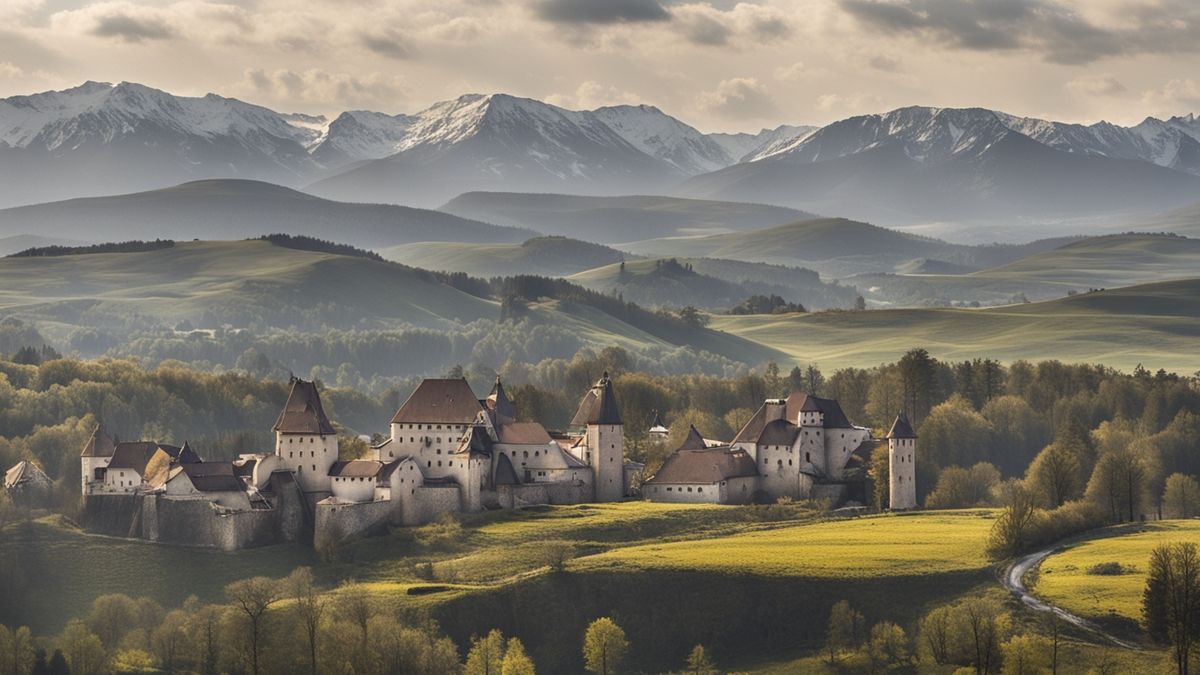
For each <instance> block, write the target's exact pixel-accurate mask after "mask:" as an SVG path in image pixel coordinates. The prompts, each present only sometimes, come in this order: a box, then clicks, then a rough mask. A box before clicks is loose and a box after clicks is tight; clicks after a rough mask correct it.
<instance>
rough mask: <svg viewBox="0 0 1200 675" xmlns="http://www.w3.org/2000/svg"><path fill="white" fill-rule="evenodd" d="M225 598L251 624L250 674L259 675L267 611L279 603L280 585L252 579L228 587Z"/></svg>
mask: <svg viewBox="0 0 1200 675" xmlns="http://www.w3.org/2000/svg"><path fill="white" fill-rule="evenodd" d="M225 596H226V597H228V598H229V602H230V603H231V604H232V605H233V607H234V609H235V610H236V611H238V612H239V613H241V614H243V615H245V617H246V620H247V621H248V622H249V627H250V634H249V638H250V672H251V673H253V675H259V667H258V655H259V652H260V651H261V649H262V641H263V629H264V627H265V624H266V617H267V610H268V609H270V608H271V605H273V604H275V603H276V602H278V601H279V598H280V592H279V584H278V583H277V582H276V581H275V580H273V579H268V578H267V577H251V578H249V579H242V580H240V581H235V582H233V583H231V584H229V585H228V586H226V587H225Z"/></svg>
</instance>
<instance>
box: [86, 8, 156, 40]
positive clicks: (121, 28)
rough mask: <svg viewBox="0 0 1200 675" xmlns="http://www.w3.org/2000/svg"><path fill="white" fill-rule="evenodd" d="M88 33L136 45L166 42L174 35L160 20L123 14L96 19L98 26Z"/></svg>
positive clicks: (117, 13) (118, 13)
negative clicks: (158, 41)
mask: <svg viewBox="0 0 1200 675" xmlns="http://www.w3.org/2000/svg"><path fill="white" fill-rule="evenodd" d="M88 32H90V33H91V34H92V35H96V36H98V37H111V38H118V39H120V40H122V41H124V42H135V43H136V42H144V41H146V40H165V39H167V38H169V37H171V36H172V35H173V34H174V32H173V31H172V30H171V29H170V27H168V26H167V24H166V23H164V22H163V21H161V20H159V19H154V18H149V17H144V18H143V17H137V16H133V15H132V14H124V13H121V12H114V13H112V14H106V15H103V16H98V17H96V25H95V26H93V27H92V29H91V30H90V31H88Z"/></svg>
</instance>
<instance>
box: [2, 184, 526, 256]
mask: <svg viewBox="0 0 1200 675" xmlns="http://www.w3.org/2000/svg"><path fill="white" fill-rule="evenodd" d="M276 232H279V233H286V234H298V235H307V236H311V237H319V238H336V239H337V240H338V241H340V242H344V243H348V244H353V245H355V246H362V247H367V248H383V247H387V246H395V245H398V244H405V243H410V242H414V241H471V242H489V243H494V242H516V241H523V240H525V239H528V238H529V237H530V236H532V235H533V233H532V232H530V231H529V230H520V229H516V228H511V227H500V226H496V225H489V224H487V223H482V222H479V221H475V220H468V219H465V218H460V217H458V216H454V215H451V214H447V213H442V212H440V211H430V210H426V209H414V208H409V207H404V206H389V205H379V204H348V203H343V202H334V201H329V200H325V199H320V198H318V197H313V196H312V195H307V194H304V193H302V192H297V191H295V190H292V189H289V188H285V187H280V186H278V185H273V184H271V183H262V182H258V181H248V180H236V179H220V180H204V181H195V182H192V183H184V184H182V185H178V186H175V187H171V188H165V189H162V190H152V191H150V192H137V193H133V194H127V195H116V196H112V197H90V198H84V199H71V200H68V201H62V202H51V203H47V204H35V205H32V206H21V207H16V208H11V209H4V210H0V236H12V235H20V234H31V233H53V234H54V236H55V237H63V238H68V239H78V240H83V241H89V242H98V241H123V240H129V239H147V240H152V239H159V238H163V239H175V240H190V239H212V240H219V239H240V238H243V237H256V236H260V235H264V234H272V233H276Z"/></svg>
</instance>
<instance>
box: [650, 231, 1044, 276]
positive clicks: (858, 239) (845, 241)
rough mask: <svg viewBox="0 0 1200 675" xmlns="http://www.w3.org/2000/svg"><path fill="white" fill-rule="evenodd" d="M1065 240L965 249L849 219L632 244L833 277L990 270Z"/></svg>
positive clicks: (654, 252) (662, 252)
mask: <svg viewBox="0 0 1200 675" xmlns="http://www.w3.org/2000/svg"><path fill="white" fill-rule="evenodd" d="M1063 241H1065V240H1042V241H1036V242H1032V243H1029V244H1024V245H987V246H964V245H960V244H951V243H948V242H945V241H941V240H939V239H933V238H929V237H921V236H917V235H913V234H907V233H904V232H898V231H896V230H889V229H886V228H882V227H877V226H875V225H870V224H868V223H863V222H858V221H853V220H847V219H845V218H815V219H809V220H801V221H798V222H793V223H788V224H786V225H780V226H776V227H770V228H765V229H760V230H754V231H751V232H738V233H728V234H717V235H709V236H700V237H672V238H663V239H652V240H648V241H641V242H636V243H633V244H629V245H628V248H629V250H631V251H633V252H634V253H637V254H640V255H646V256H654V255H657V256H663V255H677V256H681V257H709V258H729V259H733V260H744V261H750V262H767V263H775V264H782V265H794V266H800V267H809V268H812V269H815V270H817V271H819V272H821V273H822V274H825V275H829V276H833V277H848V276H851V275H854V274H862V273H871V272H892V271H894V270H895V269H897V267H899V266H902V265H906V264H909V263H911V261H913V260H925V261H927V262H926V263H925V264H930V263H929V262H928V261H929V260H931V259H932V260H937V261H939V262H943V263H950V264H953V265H955V266H960V267H975V268H981V267H991V266H994V265H999V264H1003V263H1006V262H1010V261H1012V260H1017V259H1020V258H1022V257H1025V256H1027V255H1030V254H1032V253H1035V252H1038V251H1042V250H1047V249H1050V248H1054V247H1056V246H1058V245H1061V244H1062V243H1063Z"/></svg>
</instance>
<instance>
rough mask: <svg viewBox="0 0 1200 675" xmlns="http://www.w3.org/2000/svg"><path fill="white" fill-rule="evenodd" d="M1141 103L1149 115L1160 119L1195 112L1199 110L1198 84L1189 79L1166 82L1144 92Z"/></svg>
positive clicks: (1199, 88)
mask: <svg viewBox="0 0 1200 675" xmlns="http://www.w3.org/2000/svg"><path fill="white" fill-rule="evenodd" d="M1142 103H1143V105H1144V106H1145V107H1146V108H1147V109H1148V110H1149V112H1150V113H1152V114H1156V115H1159V116H1162V117H1170V116H1172V115H1179V114H1181V113H1187V112H1195V111H1196V110H1198V109H1200V82H1197V81H1196V80H1193V79H1192V78H1190V77H1187V78H1177V79H1173V80H1168V81H1167V82H1166V84H1164V85H1162V86H1161V87H1157V88H1155V89H1150V90H1147V91H1146V92H1144V93H1143V94H1142Z"/></svg>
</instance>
